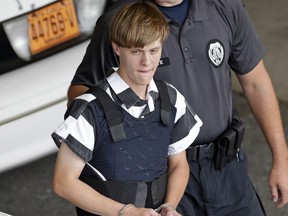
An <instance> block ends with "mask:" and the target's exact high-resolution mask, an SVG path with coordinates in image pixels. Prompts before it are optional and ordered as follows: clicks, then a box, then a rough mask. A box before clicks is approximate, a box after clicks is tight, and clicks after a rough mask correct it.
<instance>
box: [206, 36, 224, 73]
mask: <svg viewBox="0 0 288 216" xmlns="http://www.w3.org/2000/svg"><path fill="white" fill-rule="evenodd" d="M206 52H207V56H208V59H209V61H210V62H211V64H212V65H213V67H215V68H218V67H220V66H221V65H222V63H223V60H224V56H225V50H224V46H223V43H222V42H221V41H220V40H217V39H212V40H210V41H209V42H208V44H207V47H206Z"/></svg>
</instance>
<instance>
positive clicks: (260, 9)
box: [0, 0, 288, 216]
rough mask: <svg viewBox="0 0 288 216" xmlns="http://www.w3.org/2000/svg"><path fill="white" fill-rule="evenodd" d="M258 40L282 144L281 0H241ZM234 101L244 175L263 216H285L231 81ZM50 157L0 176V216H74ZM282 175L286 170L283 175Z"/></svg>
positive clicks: (287, 27)
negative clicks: (57, 188)
mask: <svg viewBox="0 0 288 216" xmlns="http://www.w3.org/2000/svg"><path fill="white" fill-rule="evenodd" d="M243 1H244V3H245V5H246V7H247V10H248V12H249V14H250V16H251V19H252V21H253V23H254V25H255V28H256V31H257V32H258V34H259V37H260V39H261V40H262V41H263V43H264V44H265V46H266V47H267V54H266V56H265V59H264V60H265V63H266V67H267V69H268V71H269V73H270V76H271V78H272V81H273V83H274V86H275V90H276V94H277V96H278V98H279V105H280V110H281V114H282V118H283V125H284V132H285V135H286V139H287V140H288V98H287V96H288V76H287V73H286V70H287V68H288V61H287V53H288V43H287V42H288V22H287V18H286V14H288V1H287V0H277V1H271V0H243ZM233 83H234V86H235V88H234V90H235V97H234V103H235V106H236V107H237V108H238V110H239V112H240V115H241V117H242V118H243V121H244V123H245V125H246V135H245V138H244V149H245V152H246V154H247V156H248V160H249V173H250V176H251V180H252V182H253V184H254V187H255V189H256V190H257V192H258V193H259V196H260V197H261V199H262V202H263V204H264V207H265V209H266V211H267V215H268V216H287V215H288V206H285V207H284V208H282V209H275V207H274V204H273V202H272V200H271V195H270V191H269V184H268V176H269V170H270V166H271V154H270V151H269V148H268V146H267V144H266V142H265V139H264V137H263V135H262V133H261V131H260V129H259V127H258V126H257V123H256V122H255V120H254V118H253V116H252V114H251V112H250V109H249V107H248V105H247V102H246V100H245V98H244V97H243V95H242V93H241V90H240V88H239V86H238V84H237V82H236V80H234V81H233ZM55 158H56V155H55V154H52V155H49V156H47V157H44V158H42V159H40V160H37V161H35V162H32V163H29V164H27V165H24V166H22V167H18V168H15V169H13V170H9V171H6V172H4V173H2V174H0V216H2V215H1V212H5V213H8V214H11V215H14V216H60V215H61V216H68V215H69V216H74V215H76V214H75V208H74V206H73V205H72V204H70V203H68V202H66V201H65V200H63V199H61V198H59V197H57V196H56V195H55V194H54V193H53V191H52V187H51V186H52V175H53V168H54V163H55ZM286 172H287V171H286Z"/></svg>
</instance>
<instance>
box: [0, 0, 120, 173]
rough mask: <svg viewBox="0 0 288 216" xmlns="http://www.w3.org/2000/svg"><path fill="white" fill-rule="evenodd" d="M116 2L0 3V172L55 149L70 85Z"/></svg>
mask: <svg viewBox="0 0 288 216" xmlns="http://www.w3.org/2000/svg"><path fill="white" fill-rule="evenodd" d="M114 1H115V0H114ZM114 1H113V0H1V1H0V172H3V171H5V170H8V169H11V168H13V167H16V166H19V165H22V164H25V163H27V162H30V161H32V160H35V159H38V158H40V157H43V156H45V155H47V154H50V153H52V152H55V151H56V147H55V145H54V144H53V142H52V139H51V137H50V134H51V133H52V132H53V130H54V129H55V127H56V126H57V125H58V124H59V123H60V122H61V121H62V120H63V115H64V112H65V110H66V92H67V89H68V86H69V84H70V81H71V79H72V77H73V75H74V73H75V71H76V68H77V66H78V65H79V63H80V61H81V60H82V58H83V56H84V53H85V50H86V47H87V45H88V39H89V37H90V36H91V34H92V32H93V29H94V25H95V23H96V20H97V19H98V17H99V16H100V15H101V14H102V13H103V12H104V11H105V10H106V8H108V7H110V5H112V3H113V2H114Z"/></svg>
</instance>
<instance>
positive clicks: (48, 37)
mask: <svg viewBox="0 0 288 216" xmlns="http://www.w3.org/2000/svg"><path fill="white" fill-rule="evenodd" d="M28 23H29V40H30V51H31V53H32V54H37V53H39V52H42V51H44V50H46V49H49V48H50V47H53V46H55V45H57V44H60V43H63V42H65V41H67V40H70V39H72V38H74V37H77V36H78V35H79V34H80V33H79V27H78V22H77V17H76V13H75V8H74V4H73V0H62V1H59V2H57V3H54V4H52V5H49V6H47V7H45V8H42V9H40V10H37V11H34V12H31V13H30V14H29V15H28Z"/></svg>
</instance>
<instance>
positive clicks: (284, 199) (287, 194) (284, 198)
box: [269, 156, 288, 208]
mask: <svg viewBox="0 0 288 216" xmlns="http://www.w3.org/2000/svg"><path fill="white" fill-rule="evenodd" d="M278 161H279V162H274V163H273V167H272V169H271V173H270V182H269V183H270V191H271V194H272V199H273V201H274V202H275V203H276V208H282V207H283V206H284V205H286V204H287V203H288V156H286V157H285V158H283V159H282V160H278Z"/></svg>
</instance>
